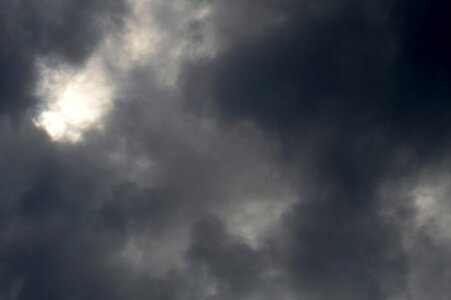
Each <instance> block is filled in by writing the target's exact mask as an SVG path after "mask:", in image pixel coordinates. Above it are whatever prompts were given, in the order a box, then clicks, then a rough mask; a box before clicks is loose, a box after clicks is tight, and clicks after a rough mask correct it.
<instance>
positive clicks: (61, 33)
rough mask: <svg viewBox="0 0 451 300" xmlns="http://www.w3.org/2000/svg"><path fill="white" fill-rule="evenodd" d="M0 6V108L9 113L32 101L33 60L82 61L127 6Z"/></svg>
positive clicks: (76, 3) (47, 3) (48, 3)
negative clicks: (39, 58) (44, 57)
mask: <svg viewBox="0 0 451 300" xmlns="http://www.w3.org/2000/svg"><path fill="white" fill-rule="evenodd" d="M0 6H1V13H0V16H1V20H0V31H1V32H2V33H1V54H0V70H1V71H0V80H1V94H0V112H2V113H5V112H6V113H13V114H17V113H20V112H22V111H23V110H25V109H27V108H29V107H30V105H32V104H33V102H34V101H35V99H34V96H33V88H34V84H35V79H36V74H35V62H36V58H38V57H39V56H54V57H55V58H56V59H60V60H63V61H65V62H67V63H73V64H78V63H82V62H83V60H84V59H85V58H86V57H87V56H89V54H90V53H91V52H92V51H93V50H94V49H95V47H96V45H97V43H98V42H99V40H100V39H101V37H102V33H103V31H104V30H105V29H107V28H108V27H111V26H112V25H114V24H115V23H118V22H120V19H121V16H122V15H123V13H124V10H125V8H126V6H125V4H124V3H123V1H84V0H83V1H52V0H45V1H8V0H5V1H1V3H0Z"/></svg>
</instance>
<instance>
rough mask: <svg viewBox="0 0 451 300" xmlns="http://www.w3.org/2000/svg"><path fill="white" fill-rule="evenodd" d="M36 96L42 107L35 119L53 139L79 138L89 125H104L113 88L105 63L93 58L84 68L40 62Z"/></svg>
mask: <svg viewBox="0 0 451 300" xmlns="http://www.w3.org/2000/svg"><path fill="white" fill-rule="evenodd" d="M39 69H40V82H39V84H38V88H37V96H38V97H40V98H41V99H42V100H43V105H42V106H43V109H42V110H41V112H40V113H39V115H38V116H37V117H36V118H35V119H34V123H35V124H36V126H38V127H40V128H42V129H44V130H45V131H46V132H47V133H48V134H49V136H50V137H51V138H52V140H54V141H68V142H77V141H79V140H80V139H81V138H82V137H83V133H84V132H85V131H86V130H87V129H90V128H97V129H99V128H101V125H100V120H101V119H102V117H103V116H104V115H105V113H106V112H107V111H108V109H109V107H110V106H111V99H112V96H113V88H112V85H111V84H110V83H109V80H108V78H107V76H106V75H105V70H104V67H103V65H102V64H101V63H100V61H99V60H97V59H95V58H93V59H91V60H90V61H89V62H88V63H87V65H86V66H84V67H83V68H82V69H73V68H71V67H69V66H61V65H58V66H49V65H47V64H45V63H41V64H39Z"/></svg>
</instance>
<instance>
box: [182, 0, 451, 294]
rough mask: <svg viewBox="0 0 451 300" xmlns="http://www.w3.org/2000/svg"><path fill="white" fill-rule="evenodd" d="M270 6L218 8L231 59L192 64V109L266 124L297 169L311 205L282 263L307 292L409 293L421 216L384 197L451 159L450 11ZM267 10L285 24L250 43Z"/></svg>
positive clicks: (399, 6)
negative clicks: (406, 235)
mask: <svg viewBox="0 0 451 300" xmlns="http://www.w3.org/2000/svg"><path fill="white" fill-rule="evenodd" d="M259 4H260V3H259ZM259 4H257V2H254V1H243V2H240V3H237V2H232V3H230V4H229V3H225V2H222V1H217V2H215V5H216V7H218V9H219V8H222V9H223V11H224V13H223V11H218V12H217V13H218V14H220V15H221V14H224V15H226V16H228V17H227V18H219V19H218V20H217V24H216V25H215V26H216V27H215V28H216V30H217V31H218V32H220V33H222V31H224V30H226V32H227V34H224V35H223V36H222V37H223V39H224V40H223V41H222V42H223V43H224V45H226V47H225V48H224V49H223V51H222V52H220V54H219V55H218V57H216V58H214V59H212V60H207V61H201V62H198V61H195V62H191V63H189V64H188V65H187V66H186V69H185V74H184V77H183V78H184V81H183V82H184V86H185V92H186V97H187V99H188V101H191V104H192V105H194V106H196V107H198V108H199V107H207V109H208V108H213V109H214V110H215V111H216V113H218V115H219V116H220V117H221V118H222V119H223V120H224V121H237V120H242V119H247V120H252V121H254V122H256V123H257V124H260V125H261V126H262V127H263V128H265V129H266V130H267V131H268V132H269V134H270V135H271V136H273V137H274V138H275V139H278V140H280V141H281V142H282V144H283V145H284V146H283V147H284V153H283V154H281V156H282V157H281V158H282V160H283V161H284V163H285V164H288V165H291V166H290V168H294V169H298V170H299V173H298V174H299V179H298V183H299V186H300V197H301V199H302V200H301V201H300V203H299V204H297V205H296V206H295V207H294V210H293V211H292V212H290V213H289V214H287V216H286V226H287V227H286V228H287V231H288V237H287V238H286V241H285V242H286V244H287V245H286V246H281V250H280V251H281V252H280V253H279V254H278V255H279V257H280V258H281V259H282V260H283V261H285V263H286V267H287V268H288V270H289V272H290V273H291V274H292V277H291V280H292V281H293V285H296V286H298V287H299V291H300V292H301V293H303V294H305V295H306V296H307V298H308V299H331V298H333V299H387V298H388V297H389V296H393V295H397V294H398V295H402V294H403V293H404V292H405V290H406V289H407V284H406V282H405V281H406V278H407V276H408V275H407V274H408V266H407V261H406V256H405V253H403V245H402V243H401V235H402V226H401V224H403V222H405V221H406V220H408V218H409V215H410V214H409V213H407V212H408V211H409V210H410V208H409V205H410V204H409V203H406V202H405V201H404V202H402V203H400V202H401V201H402V199H399V198H397V197H396V196H393V197H392V199H391V201H390V202H389V203H388V204H387V203H385V204H382V203H381V201H380V199H379V198H380V196H379V195H378V193H379V189H380V188H381V185H383V184H384V182H385V181H386V180H387V178H393V176H405V175H406V174H408V173H409V172H416V170H418V169H419V168H421V167H422V166H424V165H425V163H431V162H433V161H435V162H436V163H438V162H440V161H441V160H442V159H443V157H446V155H448V150H449V138H450V133H451V130H450V126H451V121H450V120H451V119H450V112H451V104H450V96H451V94H450V92H451V90H450V85H449V83H450V81H449V79H450V78H449V75H450V71H451V68H450V66H449V59H450V57H451V56H450V54H449V53H450V51H449V50H450V49H449V48H450V43H449V39H448V38H447V37H448V36H449V32H450V28H451V27H450V26H449V18H450V16H451V15H450V10H449V5H448V4H446V3H444V2H442V1H417V2H411V1H364V2H362V1H351V0H350V1H347V0H346V1H297V2H295V1H265V2H264V3H263V4H262V5H261V6H260V5H259ZM249 7H252V9H248V8H249ZM260 7H261V8H262V9H261V10H260ZM268 7H270V8H271V9H273V13H272V15H273V16H274V17H273V20H274V22H272V23H271V22H267V23H266V24H269V25H265V26H263V25H262V26H261V28H264V30H263V32H261V31H248V29H249V28H252V27H253V26H254V25H255V24H260V23H261V19H259V17H260V16H261V12H262V11H265V9H267V8H268ZM224 8H225V9H224ZM240 8H242V9H243V11H245V12H246V13H245V14H246V16H247V17H246V18H244V17H242V15H241V13H240ZM266 15H267V16H268V14H266ZM254 17H255V18H254ZM278 20H279V21H278ZM266 21H268V20H266ZM259 22H260V23H259ZM262 24H263V23H262ZM240 29H243V32H245V33H246V34H247V35H246V36H245V38H244V39H243V38H242V35H241V34H240V33H239V32H240ZM219 36H220V37H221V35H219ZM400 153H403V154H400ZM400 156H403V157H400ZM383 205H388V206H391V207H396V209H395V210H397V211H398V212H397V213H398V214H399V215H398V217H400V218H394V219H390V218H387V217H386V216H382V208H383ZM406 218H407V219H406ZM281 241H282V239H278V238H276V239H275V241H274V243H276V244H279V243H280V242H281ZM283 243H284V242H283V241H282V244H283ZM278 246H280V245H278ZM437 277H438V276H437ZM429 288H431V289H433V287H432V286H431V287H429ZM445 292H446V289H445V290H443V289H442V291H441V293H440V294H439V295H436V296H435V297H436V298H435V299H442V297H444V295H445Z"/></svg>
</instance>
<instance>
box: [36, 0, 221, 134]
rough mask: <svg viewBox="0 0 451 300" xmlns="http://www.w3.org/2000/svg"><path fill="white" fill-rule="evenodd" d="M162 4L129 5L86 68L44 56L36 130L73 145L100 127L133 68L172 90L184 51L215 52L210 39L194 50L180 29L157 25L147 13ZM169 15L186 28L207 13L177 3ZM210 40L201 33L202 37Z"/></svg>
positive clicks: (134, 0) (156, 0)
mask: <svg viewBox="0 0 451 300" xmlns="http://www.w3.org/2000/svg"><path fill="white" fill-rule="evenodd" d="M164 1H165V0H128V1H127V2H128V5H129V8H130V12H129V15H128V16H127V18H126V20H125V22H124V27H123V28H122V30H118V31H115V32H109V33H107V34H106V35H105V37H104V40H103V42H102V43H101V44H100V45H99V47H98V48H97V50H96V51H95V52H94V53H93V54H92V56H91V57H90V58H89V59H88V61H87V63H86V64H85V65H83V66H81V67H79V68H74V67H71V66H68V65H61V64H57V63H54V62H53V63H52V62H51V59H49V58H46V57H44V58H43V59H41V60H40V61H38V69H39V71H40V72H39V75H40V76H39V82H38V86H37V90H36V95H37V96H38V97H39V98H40V99H41V103H40V107H39V112H38V115H37V117H35V118H34V123H35V125H36V126H38V127H39V128H42V129H44V130H45V131H46V132H47V133H48V134H49V136H50V137H51V138H52V140H53V141H62V142H78V141H80V140H81V139H82V138H83V134H84V132H86V131H87V130H89V129H95V128H97V129H99V128H101V124H102V119H103V118H104V116H105V115H106V114H107V113H108V111H109V110H111V108H112V106H113V104H114V100H115V96H116V92H117V91H118V90H120V88H121V82H118V81H117V78H121V77H126V76H127V74H128V73H129V72H130V71H131V70H133V68H135V67H137V66H139V67H143V66H148V67H149V68H152V70H153V72H154V74H155V75H156V78H157V79H158V82H159V84H161V85H163V86H167V87H172V86H173V85H174V84H175V82H176V78H177V74H178V72H179V67H180V62H181V60H182V54H183V52H184V50H189V52H190V53H191V52H192V53H191V55H195V56H196V55H197V56H208V55H210V54H211V53H214V47H213V44H214V43H213V39H212V38H207V40H208V41H209V42H208V43H206V44H205V45H202V46H201V47H199V48H193V47H192V45H190V42H189V40H188V39H187V35H186V34H185V31H184V30H185V28H184V26H183V25H181V26H180V28H179V27H177V26H174V27H168V28H162V27H161V26H158V24H157V23H158V22H157V21H156V20H155V16H154V15H153V14H152V13H151V12H152V8H153V7H158V6H162V5H163V4H164V3H165V2H164ZM171 16H172V17H173V18H174V19H177V20H180V22H179V23H180V24H188V23H189V22H190V21H193V20H197V21H202V20H205V19H206V18H208V16H209V10H208V7H203V8H201V9H199V8H193V7H191V6H189V5H181V4H180V5H177V9H175V10H174V11H172V15H171ZM211 35H212V33H211V32H206V36H207V37H210V36H211ZM106 66H108V68H107V67H106Z"/></svg>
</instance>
